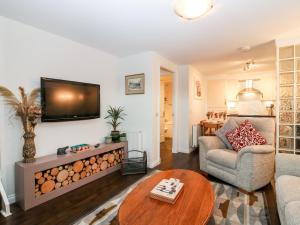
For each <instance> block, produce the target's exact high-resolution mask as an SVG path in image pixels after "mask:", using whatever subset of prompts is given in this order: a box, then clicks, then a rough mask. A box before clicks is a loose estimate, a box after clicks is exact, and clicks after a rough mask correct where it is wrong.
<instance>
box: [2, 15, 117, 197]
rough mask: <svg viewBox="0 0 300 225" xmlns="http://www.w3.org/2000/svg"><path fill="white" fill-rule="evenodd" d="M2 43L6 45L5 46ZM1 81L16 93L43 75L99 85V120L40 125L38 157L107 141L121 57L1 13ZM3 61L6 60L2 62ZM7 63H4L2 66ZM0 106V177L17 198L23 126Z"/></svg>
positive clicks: (35, 85) (36, 85)
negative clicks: (108, 109) (109, 108)
mask: <svg viewBox="0 0 300 225" xmlns="http://www.w3.org/2000/svg"><path fill="white" fill-rule="evenodd" d="M1 46H2V47H3V49H1ZM0 57H1V58H2V60H1V58H0V84H1V85H4V86H6V87H7V88H9V89H11V90H12V91H13V92H14V93H17V92H18V86H23V87H25V89H26V90H27V91H30V90H31V89H33V88H36V87H39V82H40V80H39V79H40V77H41V76H45V77H52V78H58V79H66V80H75V81H82V82H89V83H97V84H100V85H101V118H100V119H94V120H87V121H75V122H63V123H61V122H60V123H40V124H38V126H37V129H36V135H37V136H36V147H37V156H43V155H47V154H52V153H56V149H57V148H58V147H62V146H66V145H73V144H80V143H97V142H99V141H103V137H104V136H106V135H107V134H108V133H109V131H110V129H111V128H110V127H109V126H108V125H107V124H106V122H105V121H104V119H103V117H104V115H105V110H106V107H107V106H108V105H119V101H120V98H119V77H118V76H117V62H118V60H119V58H117V57H115V56H112V55H110V54H107V53H105V52H101V51H99V50H96V49H94V48H91V47H87V46H84V45H82V44H79V43H76V42H73V41H71V40H68V39H65V38H62V37H60V36H56V35H53V34H50V33H47V32H45V31H42V30H39V29H36V28H33V27H31V26H28V25H24V24H22V23H19V22H16V21H13V20H9V19H6V18H4V17H0ZM3 60H4V61H5V64H1V62H3ZM4 65H5V67H4ZM2 107H3V102H1V104H0V128H1V131H0V134H1V135H0V136H1V137H0V150H1V177H2V180H3V183H4V185H5V189H6V191H7V193H8V195H9V197H10V200H11V201H13V200H14V192H15V191H14V177H15V176H14V163H15V162H16V161H19V160H21V159H22V145H23V140H22V128H21V124H20V121H19V120H18V119H15V117H14V116H13V114H12V112H11V111H10V110H9V108H8V107H4V110H1V109H2Z"/></svg>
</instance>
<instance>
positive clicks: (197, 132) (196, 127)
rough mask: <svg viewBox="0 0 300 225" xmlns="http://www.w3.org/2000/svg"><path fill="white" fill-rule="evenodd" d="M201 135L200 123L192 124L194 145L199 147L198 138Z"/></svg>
mask: <svg viewBox="0 0 300 225" xmlns="http://www.w3.org/2000/svg"><path fill="white" fill-rule="evenodd" d="M199 136H200V125H199V124H194V125H193V126H192V147H193V148H196V147H198V138H199Z"/></svg>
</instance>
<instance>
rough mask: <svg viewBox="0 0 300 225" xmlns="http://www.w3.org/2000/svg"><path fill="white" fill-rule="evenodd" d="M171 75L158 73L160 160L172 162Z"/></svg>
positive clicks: (163, 71) (162, 70)
mask: <svg viewBox="0 0 300 225" xmlns="http://www.w3.org/2000/svg"><path fill="white" fill-rule="evenodd" d="M173 115H174V114H173V74H172V72H170V71H168V70H165V69H161V71H160V159H161V161H162V162H164V163H167V162H168V161H170V162H171V161H172V142H173V123H174V121H173Z"/></svg>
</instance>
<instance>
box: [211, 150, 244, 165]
mask: <svg viewBox="0 0 300 225" xmlns="http://www.w3.org/2000/svg"><path fill="white" fill-rule="evenodd" d="M237 155H238V154H237V152H235V151H232V150H227V149H215V150H211V151H209V152H208V153H207V156H206V158H207V159H208V160H209V161H211V162H214V163H216V164H219V165H222V166H224V167H228V168H231V169H235V168H236V161H237Z"/></svg>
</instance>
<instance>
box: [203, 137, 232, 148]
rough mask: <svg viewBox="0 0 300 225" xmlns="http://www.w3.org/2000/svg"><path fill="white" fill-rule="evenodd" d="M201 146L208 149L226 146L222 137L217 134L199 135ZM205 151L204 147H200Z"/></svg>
mask: <svg viewBox="0 0 300 225" xmlns="http://www.w3.org/2000/svg"><path fill="white" fill-rule="evenodd" d="M199 143H200V148H201V147H203V148H205V150H206V151H208V150H211V149H217V148H226V146H225V144H224V143H223V142H222V141H221V139H220V138H218V137H216V136H201V137H199ZM200 151H204V149H200Z"/></svg>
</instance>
